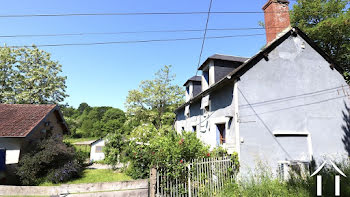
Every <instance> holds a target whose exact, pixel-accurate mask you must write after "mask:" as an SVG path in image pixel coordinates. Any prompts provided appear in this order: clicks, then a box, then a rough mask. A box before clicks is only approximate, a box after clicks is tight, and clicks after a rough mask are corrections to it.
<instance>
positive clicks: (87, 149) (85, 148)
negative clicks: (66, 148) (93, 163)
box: [63, 137, 97, 159]
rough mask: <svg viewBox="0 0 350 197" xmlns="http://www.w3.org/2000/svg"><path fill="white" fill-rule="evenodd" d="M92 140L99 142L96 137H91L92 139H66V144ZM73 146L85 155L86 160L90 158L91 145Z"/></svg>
mask: <svg viewBox="0 0 350 197" xmlns="http://www.w3.org/2000/svg"><path fill="white" fill-rule="evenodd" d="M91 140H97V138H96V137H90V138H64V139H63V141H64V142H69V143H71V144H73V143H76V142H84V141H91ZM73 146H74V147H75V148H76V149H77V150H78V151H81V152H83V153H84V157H86V159H88V158H89V155H90V146H89V145H74V144H73Z"/></svg>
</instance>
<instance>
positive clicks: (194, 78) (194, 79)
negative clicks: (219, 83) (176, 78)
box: [184, 76, 202, 86]
mask: <svg viewBox="0 0 350 197" xmlns="http://www.w3.org/2000/svg"><path fill="white" fill-rule="evenodd" d="M190 81H202V76H193V77H191V78H189V79H188V80H187V81H186V82H185V83H184V86H186V84H187V83H188V82H190Z"/></svg>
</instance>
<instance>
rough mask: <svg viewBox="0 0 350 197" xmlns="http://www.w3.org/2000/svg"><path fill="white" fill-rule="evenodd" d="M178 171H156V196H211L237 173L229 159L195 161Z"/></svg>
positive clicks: (161, 169) (162, 169)
mask: <svg viewBox="0 0 350 197" xmlns="http://www.w3.org/2000/svg"><path fill="white" fill-rule="evenodd" d="M179 169H180V170H177V172H176V174H172V173H173V172H171V171H167V170H166V169H164V168H158V169H157V173H156V177H157V178H156V191H155V192H156V196H159V197H163V196H170V197H197V196H213V195H215V194H216V193H218V192H219V190H221V189H222V188H223V187H224V185H225V184H226V183H229V182H232V181H233V180H234V178H235V174H236V172H237V169H235V164H234V162H233V161H232V160H231V158H230V157H220V158H203V159H196V160H192V161H191V163H189V164H188V165H184V166H183V167H182V168H181V167H180V168H179Z"/></svg>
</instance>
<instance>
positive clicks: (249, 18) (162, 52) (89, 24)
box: [0, 0, 292, 109]
mask: <svg viewBox="0 0 350 197" xmlns="http://www.w3.org/2000/svg"><path fill="white" fill-rule="evenodd" d="M265 2H266V0H248V1H239V0H213V5H212V11H261V7H262V6H263V4H264V3H265ZM208 5H209V0H190V1H189V0H176V1H164V0H147V1H145V0H115V1H112V0H110V1H107V0H99V1H94V0H74V1H62V0H50V1H47V0H31V1H26V0H22V1H3V2H2V6H1V7H2V9H1V11H0V15H6V14H10V15H12V14H57V13H106V12H188V11H204V12H205V11H207V10H208ZM291 7H292V5H290V8H291ZM258 21H263V14H226V15H224V14H222V15H219V14H212V15H211V17H210V21H209V25H208V28H245V27H258ZM205 22H206V15H166V16H164V15H151V16H149V15H148V16H74V17H27V18H0V23H1V33H0V35H18V34H55V33H82V32H84V33H85V32H118V31H144V30H176V29H203V28H204V27H205ZM260 33H264V30H249V31H248V30H245V31H209V32H208V33H207V36H222V35H240V34H260ZM201 36H203V32H185V33H184V32H181V33H179V32H177V33H143V34H121V35H89V36H67V37H51V38H50V37H30V38H2V39H1V41H0V43H1V44H2V45H3V44H7V45H9V46H11V45H31V44H37V45H40V44H60V43H87V42H109V41H127V40H148V39H173V38H186V37H201ZM201 42H202V41H201V40H191V41H176V42H155V43H134V44H114V45H102V46H96V45H94V46H66V47H42V49H44V50H45V51H48V52H49V53H51V54H52V58H53V59H54V60H57V61H59V62H60V63H61V64H62V67H63V74H64V75H66V76H67V77H68V79H67V93H68V94H69V95H70V96H69V97H68V98H67V99H66V100H65V102H67V103H68V104H69V105H72V106H74V107H77V106H78V105H79V104H80V103H81V102H87V103H88V104H89V105H91V106H113V107H118V108H121V109H123V108H124V102H125V98H126V96H127V94H128V91H129V90H131V89H136V88H138V84H139V83H140V81H141V80H147V79H152V78H153V76H154V73H155V72H156V71H157V70H159V69H160V68H162V67H163V66H164V65H172V66H173V72H174V73H175V74H176V81H175V83H177V84H178V85H182V84H183V82H184V81H186V79H187V78H189V77H191V76H193V75H195V73H196V67H197V63H198V56H199V52H200V47H201ZM264 44H265V36H254V37H238V38H226V39H211V40H207V41H206V43H205V47H204V50H203V55H202V62H203V61H204V60H205V58H206V57H208V56H210V55H212V54H214V53H220V54H228V55H237V56H244V57H250V56H252V55H254V54H255V53H256V52H258V51H259V50H260V48H261V47H262V46H263V45H264Z"/></svg>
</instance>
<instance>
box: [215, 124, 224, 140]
mask: <svg viewBox="0 0 350 197" xmlns="http://www.w3.org/2000/svg"><path fill="white" fill-rule="evenodd" d="M216 129H217V137H218V139H217V140H218V142H219V144H224V143H226V128H225V124H217V125H216Z"/></svg>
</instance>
